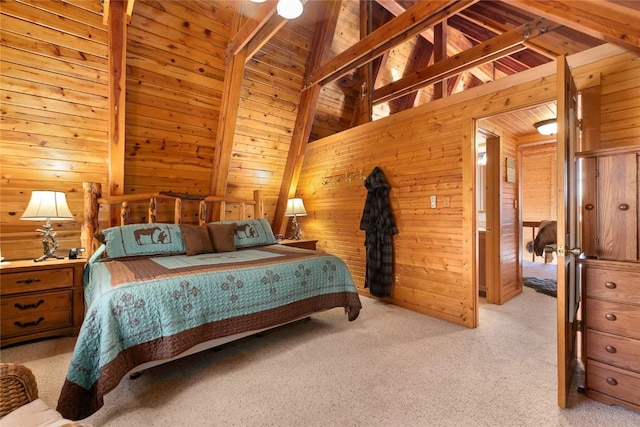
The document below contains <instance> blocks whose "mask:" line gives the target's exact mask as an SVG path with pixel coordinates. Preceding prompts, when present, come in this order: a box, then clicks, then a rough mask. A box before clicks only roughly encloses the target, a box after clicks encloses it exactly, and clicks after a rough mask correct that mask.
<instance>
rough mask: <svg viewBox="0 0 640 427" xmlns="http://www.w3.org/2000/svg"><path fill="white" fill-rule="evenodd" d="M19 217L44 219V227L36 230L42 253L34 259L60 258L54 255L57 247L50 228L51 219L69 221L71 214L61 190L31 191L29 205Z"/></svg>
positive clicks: (28, 219) (31, 219) (35, 219)
mask: <svg viewBox="0 0 640 427" xmlns="http://www.w3.org/2000/svg"><path fill="white" fill-rule="evenodd" d="M20 219H23V220H26V221H46V223H45V224H44V228H38V229H36V231H39V232H40V233H42V246H43V249H44V254H43V255H42V256H41V257H40V258H36V259H34V261H44V260H45V259H47V258H57V259H62V258H63V257H58V256H56V255H55V253H56V250H57V249H58V241H57V240H56V232H55V231H53V230H52V229H51V220H52V219H53V220H56V221H69V220H72V219H73V214H72V213H71V211H70V210H69V206H68V205H67V197H66V195H65V194H64V193H63V192H62V191H40V190H36V191H32V192H31V200H29V205H28V206H27V209H26V210H25V211H24V213H23V214H22V216H21V217H20Z"/></svg>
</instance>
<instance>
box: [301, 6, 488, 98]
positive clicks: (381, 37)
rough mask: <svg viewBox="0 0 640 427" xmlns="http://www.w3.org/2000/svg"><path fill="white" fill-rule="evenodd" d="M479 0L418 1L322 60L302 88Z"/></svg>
mask: <svg viewBox="0 0 640 427" xmlns="http://www.w3.org/2000/svg"><path fill="white" fill-rule="evenodd" d="M477 1H479V0H458V1H455V0H440V1H419V2H417V3H416V4H415V5H414V6H412V7H411V8H409V9H407V10H406V12H404V13H403V14H401V15H399V16H397V17H396V18H394V19H392V20H391V21H390V22H388V23H386V24H384V25H383V26H382V27H380V28H378V29H377V30H375V31H374V32H373V33H371V34H370V35H368V36H367V37H365V38H364V39H362V40H360V41H359V42H358V43H356V44H355V45H353V46H351V47H350V48H348V49H346V50H345V51H344V52H342V53H340V54H338V55H337V56H335V57H334V58H333V59H331V60H330V61H328V62H326V63H324V64H323V65H321V66H320V67H318V68H317V69H315V70H313V71H312V73H311V74H310V75H309V76H308V77H307V78H306V79H305V84H304V88H303V90H308V89H309V88H311V87H312V86H315V85H320V86H323V85H325V84H327V83H328V82H331V81H334V80H336V79H338V78H340V77H342V76H343V75H345V74H347V73H349V71H351V70H352V69H354V68H357V67H360V66H362V65H363V64H366V63H367V62H369V61H371V60H373V59H375V58H377V57H378V56H381V55H383V54H384V53H385V52H386V51H388V50H390V49H392V48H393V47H395V46H397V45H399V44H401V43H403V42H404V41H406V40H408V39H409V38H411V37H413V36H415V35H417V34H419V33H420V32H422V30H424V29H425V28H427V27H430V26H433V25H435V24H437V23H438V22H442V21H444V20H445V19H447V18H448V17H449V16H452V15H455V14H456V13H458V12H459V11H461V10H463V9H464V8H466V7H469V6H470V5H472V4H473V3H476V2H477Z"/></svg>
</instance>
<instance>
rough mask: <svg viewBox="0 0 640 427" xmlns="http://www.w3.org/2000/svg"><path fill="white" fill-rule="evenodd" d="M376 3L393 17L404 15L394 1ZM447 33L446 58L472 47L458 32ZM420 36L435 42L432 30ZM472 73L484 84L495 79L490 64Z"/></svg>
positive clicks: (382, 0) (482, 65) (450, 31)
mask: <svg viewBox="0 0 640 427" xmlns="http://www.w3.org/2000/svg"><path fill="white" fill-rule="evenodd" d="M377 2H378V4H379V5H380V6H382V7H384V8H385V9H387V10H388V11H389V12H391V13H392V14H393V15H395V16H398V15H400V14H402V13H404V12H405V10H406V9H405V8H404V6H402V5H401V4H399V3H398V2H397V1H396V0H377ZM465 10H467V9H464V10H462V11H460V12H459V13H462V12H464V11H465ZM448 33H449V34H448V35H449V37H448V38H449V41H448V44H447V55H448V56H455V55H457V54H459V53H460V52H463V51H465V50H467V49H469V48H471V47H473V44H472V43H471V42H470V41H469V40H467V38H466V37H465V36H464V35H463V34H462V33H460V31H458V30H456V29H454V28H451V27H449V28H448ZM420 35H421V36H422V37H423V38H424V39H425V40H428V41H429V42H430V43H432V44H433V43H434V42H435V39H434V34H433V29H431V28H427V29H425V30H424V31H422V32H421V33H420ZM474 71H475V72H474V74H475V75H476V78H478V79H479V80H482V81H483V82H485V83H486V82H490V81H493V80H494V79H495V76H494V69H493V67H492V66H491V64H481V65H479V66H478V67H477V68H476V70H474Z"/></svg>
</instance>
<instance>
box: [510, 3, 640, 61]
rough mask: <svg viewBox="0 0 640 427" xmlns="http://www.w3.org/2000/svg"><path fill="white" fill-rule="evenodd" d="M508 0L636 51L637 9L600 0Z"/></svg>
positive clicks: (639, 42)
mask: <svg viewBox="0 0 640 427" xmlns="http://www.w3.org/2000/svg"><path fill="white" fill-rule="evenodd" d="M511 3H512V4H513V5H514V6H516V7H518V8H520V9H522V10H525V11H527V12H529V13H532V14H534V15H538V16H542V17H544V18H547V19H550V20H552V21H555V22H558V23H560V24H562V25H564V26H566V27H569V28H572V29H574V30H577V31H580V32H583V33H586V34H589V35H590V36H593V37H596V38H598V39H600V40H604V41H606V42H609V43H613V44H617V45H618V46H622V47H624V48H625V49H627V50H632V51H636V52H640V12H639V11H638V10H636V9H634V8H631V7H627V6H625V5H624V4H620V3H616V2H612V1H602V0H581V1H557V0H545V1H542V0H512V2H511Z"/></svg>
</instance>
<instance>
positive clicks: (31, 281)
mask: <svg viewBox="0 0 640 427" xmlns="http://www.w3.org/2000/svg"><path fill="white" fill-rule="evenodd" d="M39 281H40V279H25V280H18V281H17V282H16V283H24V284H25V285H30V284H32V283H38V282H39Z"/></svg>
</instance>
